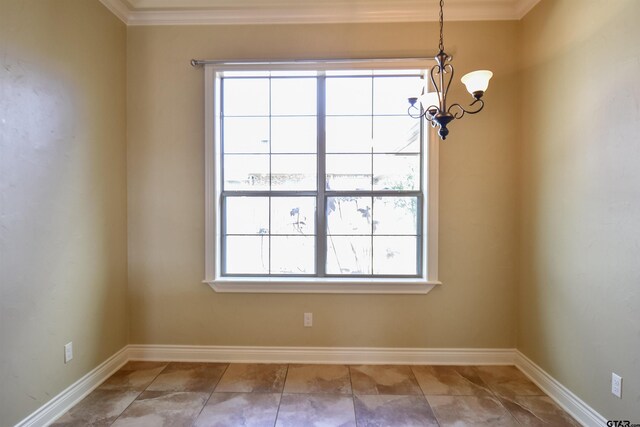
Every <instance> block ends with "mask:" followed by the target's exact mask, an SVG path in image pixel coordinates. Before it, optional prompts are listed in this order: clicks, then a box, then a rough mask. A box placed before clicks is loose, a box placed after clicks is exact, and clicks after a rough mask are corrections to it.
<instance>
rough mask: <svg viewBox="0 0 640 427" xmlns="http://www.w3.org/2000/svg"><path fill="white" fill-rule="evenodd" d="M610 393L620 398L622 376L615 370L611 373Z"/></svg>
mask: <svg viewBox="0 0 640 427" xmlns="http://www.w3.org/2000/svg"><path fill="white" fill-rule="evenodd" d="M611 393H612V394H613V395H614V396H618V397H619V398H622V377H621V376H620V375H618V374H616V373H615V372H612V373H611Z"/></svg>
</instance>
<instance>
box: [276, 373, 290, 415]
mask: <svg viewBox="0 0 640 427" xmlns="http://www.w3.org/2000/svg"><path fill="white" fill-rule="evenodd" d="M289 365H290V363H287V372H286V373H285V374H284V382H283V383H282V390H281V391H280V400H279V401H278V410H277V411H276V418H275V420H273V427H275V426H276V424H277V423H278V416H279V415H280V405H281V404H282V397H283V395H284V387H285V386H286V385H287V377H288V376H289Z"/></svg>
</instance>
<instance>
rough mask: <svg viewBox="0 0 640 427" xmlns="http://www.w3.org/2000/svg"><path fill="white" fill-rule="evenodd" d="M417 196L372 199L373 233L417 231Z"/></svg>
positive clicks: (407, 232)
mask: <svg viewBox="0 0 640 427" xmlns="http://www.w3.org/2000/svg"><path fill="white" fill-rule="evenodd" d="M417 223H418V198H417V197H376V198H375V199H373V234H409V235H416V234H417V231H418V227H417Z"/></svg>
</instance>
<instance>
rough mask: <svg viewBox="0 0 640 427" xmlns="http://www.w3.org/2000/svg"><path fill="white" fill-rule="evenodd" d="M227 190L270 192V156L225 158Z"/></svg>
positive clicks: (225, 187)
mask: <svg viewBox="0 0 640 427" xmlns="http://www.w3.org/2000/svg"><path fill="white" fill-rule="evenodd" d="M223 169H224V189H225V190H227V191H228V190H250V191H255V190H268V189H269V155H261V154H258V155H239V154H225V156H224V168H223Z"/></svg>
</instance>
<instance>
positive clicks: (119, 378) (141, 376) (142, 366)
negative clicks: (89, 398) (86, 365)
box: [99, 362, 167, 391]
mask: <svg viewBox="0 0 640 427" xmlns="http://www.w3.org/2000/svg"><path fill="white" fill-rule="evenodd" d="M166 366H167V363H158V362H129V363H127V364H126V365H124V366H123V367H122V368H121V369H120V370H119V371H118V372H116V373H115V374H113V375H111V377H109V378H108V379H107V380H106V381H105V382H104V383H102V384H101V385H100V387H99V388H100V389H103V390H138V391H142V390H144V389H146V388H147V386H148V385H149V384H151V382H152V381H153V380H154V379H155V378H156V377H157V376H158V374H160V372H162V370H163V369H164V368H165V367H166Z"/></svg>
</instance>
